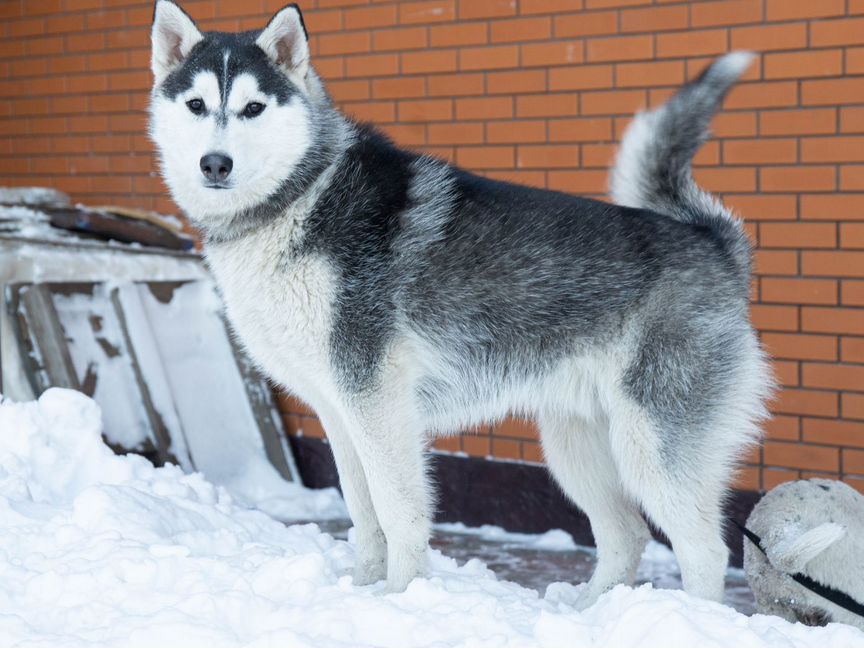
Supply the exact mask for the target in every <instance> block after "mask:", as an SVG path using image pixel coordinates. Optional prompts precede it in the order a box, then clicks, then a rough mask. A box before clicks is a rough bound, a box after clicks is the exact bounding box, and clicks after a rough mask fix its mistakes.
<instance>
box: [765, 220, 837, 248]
mask: <svg viewBox="0 0 864 648" xmlns="http://www.w3.org/2000/svg"><path fill="white" fill-rule="evenodd" d="M759 244H760V246H762V247H766V248H834V247H836V246H837V228H836V227H835V226H834V225H833V224H829V223H763V224H762V225H760V227H759Z"/></svg>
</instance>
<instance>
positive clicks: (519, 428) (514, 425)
mask: <svg viewBox="0 0 864 648" xmlns="http://www.w3.org/2000/svg"><path fill="white" fill-rule="evenodd" d="M492 436H497V437H508V438H513V439H528V440H536V439H538V438H539V436H540V434H539V432H538V431H537V425H536V424H535V423H534V422H533V421H528V420H525V419H519V418H514V417H508V418H506V419H504V420H503V421H501V422H500V423H496V424H495V425H494V426H492Z"/></svg>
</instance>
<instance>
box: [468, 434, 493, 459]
mask: <svg viewBox="0 0 864 648" xmlns="http://www.w3.org/2000/svg"><path fill="white" fill-rule="evenodd" d="M462 450H463V451H464V452H465V454H467V455H469V456H471V457H488V456H489V455H490V453H491V452H492V445H491V442H490V439H489V437H479V436H474V435H465V436H464V437H462Z"/></svg>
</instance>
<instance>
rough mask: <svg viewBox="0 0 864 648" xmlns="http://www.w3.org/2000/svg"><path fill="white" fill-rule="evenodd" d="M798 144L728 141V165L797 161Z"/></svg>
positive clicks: (725, 157)
mask: <svg viewBox="0 0 864 648" xmlns="http://www.w3.org/2000/svg"><path fill="white" fill-rule="evenodd" d="M797 156H798V144H797V142H796V141H795V140H794V139H759V140H752V139H747V140H726V141H724V142H723V161H724V162H725V163H726V164H784V163H792V162H795V161H796V158H797Z"/></svg>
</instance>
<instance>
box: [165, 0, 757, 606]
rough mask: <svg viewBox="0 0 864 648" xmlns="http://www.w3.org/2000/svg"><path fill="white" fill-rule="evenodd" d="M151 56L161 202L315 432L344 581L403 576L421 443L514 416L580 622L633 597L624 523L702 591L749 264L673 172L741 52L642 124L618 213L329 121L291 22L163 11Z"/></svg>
mask: <svg viewBox="0 0 864 648" xmlns="http://www.w3.org/2000/svg"><path fill="white" fill-rule="evenodd" d="M153 45H154V50H153V70H154V75H155V77H156V83H155V85H154V90H153V100H152V108H151V114H152V122H151V134H152V137H153V139H154V141H155V142H156V144H157V146H158V148H159V151H160V154H161V156H162V165H163V174H164V176H165V179H166V182H167V183H168V185H169V187H170V188H171V190H172V193H173V195H174V197H175V199H176V200H177V201H178V203H179V204H180V205H181V207H183V208H184V210H185V211H186V212H187V213H188V214H189V216H190V218H191V219H192V221H193V222H194V223H195V224H196V225H197V226H198V227H199V228H200V229H201V231H202V232H203V233H204V235H205V238H206V253H207V256H208V260H209V263H210V265H211V267H212V269H213V272H214V274H215V276H216V279H217V281H218V282H219V285H220V287H221V289H222V292H223V294H224V297H225V301H226V307H227V312H228V316H229V318H230V320H231V322H232V324H233V326H234V328H235V330H236V332H237V334H238V336H239V338H240V339H241V340H242V342H243V343H244V345H245V346H246V348H247V349H248V351H249V352H250V354H251V355H252V357H253V358H255V360H256V361H257V362H258V363H259V365H260V366H261V368H262V369H263V370H264V371H265V372H267V373H268V375H270V376H271V377H272V378H273V379H274V380H275V381H276V382H278V383H279V384H281V385H282V386H283V387H285V388H288V389H290V390H292V391H294V392H296V393H297V394H298V395H299V396H300V397H302V398H303V399H304V400H306V401H308V402H309V403H310V404H311V405H312V406H313V407H314V408H315V410H316V411H317V412H318V413H319V415H320V417H321V420H322V423H323V425H324V427H325V429H326V430H327V433H328V437H329V438H330V440H331V442H332V446H333V452H334V455H335V457H336V461H337V466H338V468H339V472H340V478H341V481H342V486H343V490H344V493H345V498H346V502H347V504H348V507H349V510H350V512H351V515H352V518H353V519H354V522H355V525H356V527H357V538H358V546H357V554H358V555H357V567H356V571H355V582H356V583H358V584H362V583H369V582H373V581H376V580H378V579H380V578H383V577H385V576H386V578H387V580H388V585H389V587H390V588H391V589H394V590H400V589H403V588H404V587H405V586H406V585H407V584H408V582H409V581H410V580H411V579H412V578H413V577H414V576H416V575H417V574H418V573H419V572H420V571H421V568H422V559H423V556H424V554H425V549H426V545H427V540H428V536H429V533H430V519H431V517H432V510H433V498H432V496H431V488H430V487H429V485H428V483H427V478H426V475H425V470H424V461H423V447H424V443H425V442H426V439H427V435H429V434H431V433H452V432H454V431H456V430H458V429H460V428H465V427H467V426H470V425H473V424H477V423H479V422H481V421H488V420H494V419H498V418H501V417H503V416H505V415H506V414H507V413H508V412H515V413H517V414H522V415H525V416H530V417H534V418H536V419H537V420H538V422H539V426H540V430H541V436H542V443H543V448H544V452H545V455H546V458H547V463H548V465H549V468H550V470H551V472H552V474H553V475H554V476H555V478H556V479H557V480H558V482H559V483H560V485H561V487H562V488H563V489H564V491H565V492H566V493H567V494H568V495H569V496H570V497H571V498H572V499H573V500H574V501H575V502H576V503H577V504H578V505H579V506H580V507H582V508H583V509H584V510H585V511H586V512H587V513H588V515H589V517H590V518H591V523H592V528H593V531H594V534H595V537H596V540H597V544H598V550H599V563H598V567H597V570H596V572H595V574H594V576H593V577H592V579H591V582H590V584H589V586H588V588H587V589H586V590H585V592H584V593H583V595H582V599H581V601H580V605H583V606H584V605H589V604H591V603H592V602H593V601H594V600H596V598H597V597H598V596H599V595H600V594H601V593H603V592H604V591H606V590H608V589H609V588H611V587H612V586H614V585H615V584H617V583H620V582H632V579H633V576H634V573H635V570H636V566H637V564H638V561H639V557H640V554H641V551H642V548H643V547H644V543H645V541H646V540H647V538H648V537H649V534H648V530H647V527H646V523H645V521H644V519H643V512H644V514H646V515H647V517H648V518H650V519H651V520H653V521H654V522H655V523H656V524H657V525H658V526H659V527H660V528H662V529H663V530H664V531H665V532H666V534H667V535H668V536H669V537H670V539H671V540H672V543H673V546H674V549H675V551H676V554H677V556H678V560H679V563H680V566H681V570H682V574H683V578H684V584H685V587H686V589H687V590H688V591H690V592H692V593H694V594H697V595H700V596H705V597H709V598H713V599H719V598H720V597H721V596H722V588H723V574H724V569H725V565H726V556H727V552H726V548H725V544H724V542H723V539H722V537H721V503H722V498H723V496H724V493H725V492H726V489H727V488H728V484H729V481H730V476H731V471H732V466H733V464H734V462H735V460H736V459H737V458H738V457H739V455H740V454H741V452H742V451H743V450H744V449H745V448H746V447H747V446H748V445H749V444H751V443H753V442H754V441H755V440H756V439H757V437H758V434H757V422H758V420H759V418H760V417H761V416H763V414H764V411H763V401H764V398H765V396H766V393H767V391H768V389H769V385H770V378H769V375H768V372H767V370H766V366H765V362H764V359H763V356H762V354H761V351H760V349H759V346H758V344H757V341H756V338H755V335H754V333H753V330H752V328H751V326H750V324H749V321H748V313H747V308H748V297H749V290H750V286H749V282H750V247H749V245H748V242H747V239H746V237H745V235H744V233H743V232H742V229H741V225H740V223H739V222H738V221H736V220H734V219H733V218H732V217H731V216H730V214H729V213H728V212H727V211H726V210H725V209H724V208H723V207H722V206H721V205H720V204H719V203H717V202H716V201H715V200H714V199H713V198H712V197H711V196H710V195H708V194H705V193H704V192H702V191H701V190H700V189H699V188H698V187H696V185H695V184H694V182H693V179H692V176H691V171H690V160H691V158H692V156H693V154H694V153H695V152H696V150H697V149H698V148H699V146H700V145H701V144H702V142H703V141H704V139H705V137H706V132H707V127H708V123H709V121H710V119H711V117H712V115H713V114H714V112H715V111H716V110H717V109H718V108H719V106H720V104H721V102H722V99H723V97H724V96H725V94H726V92H727V91H728V89H729V88H730V86H731V85H732V84H733V82H734V81H735V80H736V79H737V78H738V76H739V75H740V74H741V72H743V70H744V69H745V68H746V67H747V65H748V63H749V57H748V56H747V55H745V54H732V55H729V56H727V57H725V58H723V59H721V60H719V61H718V62H716V63H715V64H714V65H712V66H711V67H709V68H708V69H707V70H706V71H705V72H704V73H703V74H702V75H701V76H700V77H699V78H698V79H696V80H695V81H693V82H692V83H690V84H688V85H687V86H685V87H684V88H683V89H682V90H681V91H680V92H679V93H678V94H677V95H675V97H673V98H672V99H671V100H670V101H669V102H668V103H667V104H666V105H665V106H663V107H661V108H659V109H657V110H655V111H653V112H649V113H645V114H642V115H639V116H637V118H636V120H635V122H634V124H633V125H632V126H631V128H630V129H629V131H628V134H627V135H626V136H625V138H624V141H623V143H622V147H621V151H620V153H619V159H618V162H617V164H616V167H615V169H614V171H613V182H612V191H613V195H614V197H615V198H616V200H618V202H620V203H622V205H626V206H622V205H613V204H609V203H604V202H598V201H594V200H588V199H583V198H577V197H574V196H571V195H567V194H563V193H556V192H551V191H543V190H539V189H530V188H527V187H522V186H517V185H513V184H508V183H504V182H497V181H493V180H489V179H485V178H482V177H479V176H476V175H473V174H471V173H468V172H466V171H463V170H461V169H458V168H455V167H453V166H450V165H448V164H445V163H444V162H441V161H438V160H435V159H432V158H429V157H426V156H422V155H419V154H417V153H413V152H410V151H406V150H403V149H400V148H398V147H396V146H395V145H393V143H391V142H390V141H389V140H387V139H386V138H385V137H383V136H382V135H380V134H379V133H378V132H377V131H376V130H375V129H374V128H372V127H370V126H366V125H361V124H357V123H354V122H352V121H351V120H349V119H347V118H345V117H343V116H342V115H341V114H340V113H339V112H338V111H336V110H335V109H334V108H333V106H332V104H331V102H330V100H329V98H328V96H327V94H326V92H325V90H324V88H323V85H322V83H321V82H320V80H319V79H318V77H317V76H316V75H315V73H314V71H313V70H312V68H311V67H310V66H309V60H308V59H309V52H308V46H307V44H306V35H305V30H304V28H303V25H302V21H301V18H300V13H299V10H298V9H297V8H296V7H294V6H290V7H287V8H286V9H284V10H282V11H281V12H280V13H279V14H277V15H276V16H275V17H274V19H273V20H272V21H271V23H270V24H269V25H268V26H267V27H266V28H265V29H264V30H263V31H262V32H260V33H258V32H255V33H246V34H235V35H229V34H202V33H200V32H199V31H198V30H197V28H196V27H195V25H194V23H192V21H191V19H189V18H188V17H187V16H186V15H185V14H184V13H183V12H182V11H181V10H180V9H179V8H178V7H177V6H176V5H174V4H172V3H170V2H168V1H167V0H161V1H160V2H158V3H157V8H156V16H155V20H154V27H153ZM196 100H197V101H198V103H196ZM253 103H257V104H259V106H264V108H263V112H261V111H258V109H257V108H254V109H253V108H249V106H250V105H251V104H253ZM202 106H203V108H202ZM193 109H194V110H193ZM252 110H255V111H258V112H257V115H256V116H250V115H251V112H250V111H252ZM214 152H215V153H218V155H220V156H222V157H220V158H219V159H224V158H230V159H233V169H234V170H233V171H232V170H231V167H230V165H229V166H228V167H225V168H228V175H225V176H224V177H221V176H220V177H218V178H216V179H215V180H214V177H215V176H214V173H213V172H212V170H211V169H209V168H208V169H207V170H206V171H205V176H206V177H205V176H202V172H201V171H199V160H201V169H204V168H205V167H204V161H203V156H206V155H209V154H212V153H214ZM230 159H229V161H230ZM225 168H223V169H222V171H224V170H225ZM214 183H215V184H214Z"/></svg>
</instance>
